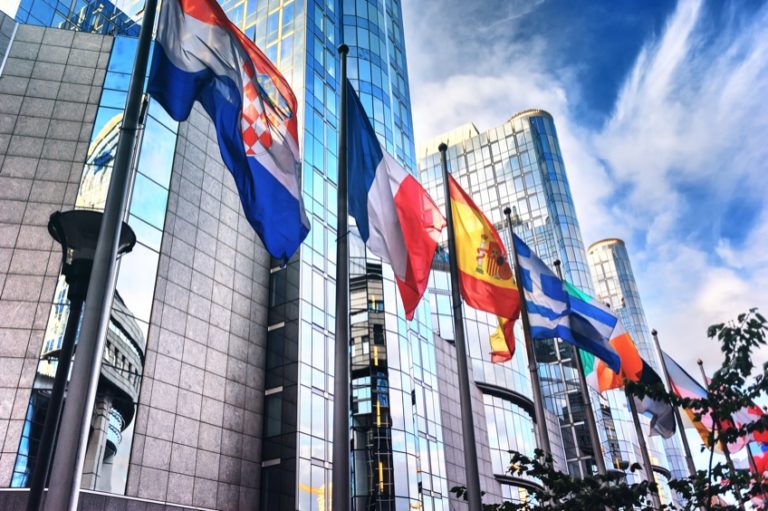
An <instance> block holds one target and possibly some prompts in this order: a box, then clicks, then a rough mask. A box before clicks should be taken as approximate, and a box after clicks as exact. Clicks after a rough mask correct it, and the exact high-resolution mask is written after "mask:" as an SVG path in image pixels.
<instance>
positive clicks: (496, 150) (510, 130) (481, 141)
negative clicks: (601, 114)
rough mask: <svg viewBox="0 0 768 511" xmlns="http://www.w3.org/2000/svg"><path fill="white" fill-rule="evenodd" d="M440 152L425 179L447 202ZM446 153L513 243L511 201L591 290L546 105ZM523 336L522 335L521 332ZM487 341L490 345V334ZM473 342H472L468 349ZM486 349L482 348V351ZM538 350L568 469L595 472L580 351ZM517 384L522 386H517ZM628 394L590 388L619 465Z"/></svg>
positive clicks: (472, 134) (541, 242) (541, 251)
mask: <svg viewBox="0 0 768 511" xmlns="http://www.w3.org/2000/svg"><path fill="white" fill-rule="evenodd" d="M458 131H459V130H456V131H455V132H454V133H457V132H458ZM435 145H436V144H435ZM434 151H435V148H427V149H426V150H425V154H426V155H427V156H426V157H425V158H424V159H423V160H422V163H421V165H420V172H421V178H422V182H424V183H426V185H427V188H428V191H429V192H430V194H431V195H432V196H433V197H435V199H436V200H437V201H438V202H440V203H443V201H444V197H443V189H442V177H441V175H440V166H439V155H438V154H436V153H435V152H434ZM447 158H448V163H449V170H450V171H451V172H452V174H453V175H454V177H456V178H457V179H458V181H459V183H460V184H461V185H462V187H464V189H465V190H467V192H468V193H469V194H470V195H471V196H472V197H473V199H474V200H475V202H476V203H477V204H478V205H479V206H480V207H481V208H482V209H483V211H484V213H485V214H486V215H487V216H488V218H489V219H490V220H491V221H492V222H494V224H495V225H496V226H497V228H498V229H499V232H501V233H503V234H502V236H503V237H504V238H505V240H506V242H507V243H509V240H508V236H507V228H506V225H505V224H506V222H505V221H504V219H503V209H504V207H506V206H510V207H512V208H513V209H514V210H515V211H516V212H517V214H518V215H519V216H520V218H521V219H522V225H520V226H518V227H516V233H517V234H518V235H519V236H520V237H521V238H522V239H523V240H524V241H525V242H526V243H527V244H528V245H529V246H530V247H531V248H532V249H533V250H534V251H536V252H537V253H538V255H539V257H541V258H542V259H543V260H544V261H545V262H546V263H547V264H549V265H550V266H551V265H552V263H553V261H554V260H556V259H559V260H560V261H562V263H563V266H562V268H563V274H564V277H565V278H566V279H568V280H569V281H571V282H573V283H574V284H575V285H576V286H578V287H580V288H581V289H583V290H584V291H586V292H588V293H591V292H592V282H591V279H590V275H589V270H588V267H587V263H586V257H585V251H584V245H583V242H582V240H581V232H580V230H579V226H578V221H577V219H576V213H575V209H574V206H573V199H572V197H571V194H570V189H569V186H568V180H567V176H566V173H565V167H564V165H563V160H562V156H561V153H560V147H559V143H558V140H557V133H556V131H555V126H554V123H553V120H552V118H551V116H550V115H549V114H547V113H546V112H543V111H540V110H531V111H526V112H522V113H520V114H518V115H515V116H514V117H512V118H511V119H510V120H509V121H508V122H506V123H505V124H503V125H502V126H500V127H498V128H493V129H490V130H488V131H486V132H483V133H479V132H478V131H477V130H476V128H474V127H473V129H472V130H469V135H468V136H465V137H463V139H461V140H451V141H450V146H449V148H448V152H447ZM437 307H438V310H437V314H438V318H437V324H438V326H440V325H445V324H446V322H445V321H444V320H442V316H441V311H440V305H439V301H438V305H437ZM470 314H471V313H470ZM488 326H489V327H491V326H492V327H493V328H495V320H492V321H489V322H488ZM491 331H492V330H491ZM518 338H520V339H522V335H520V336H519V337H518ZM481 341H482V342H483V343H486V344H487V335H485V333H484V334H483V335H482V336H481ZM471 347H472V342H470V351H471V350H472V348H471ZM487 351H488V349H487V347H484V348H483V353H487ZM535 351H536V357H537V362H538V367H539V377H540V380H541V384H542V387H543V388H542V391H543V394H544V396H545V407H546V408H547V409H548V410H549V411H551V412H553V413H554V414H556V415H557V416H558V417H559V420H560V426H561V433H562V441H563V446H564V448H565V455H566V460H567V464H568V469H569V471H570V472H571V473H572V474H573V475H576V476H582V475H584V474H589V473H592V472H594V471H595V470H596V468H595V465H594V458H593V456H594V450H593V448H592V445H591V442H590V440H589V435H588V432H587V428H586V425H585V422H584V420H585V415H584V403H583V400H582V396H581V393H580V391H579V385H578V375H577V372H576V367H575V363H574V361H573V360H574V359H573V356H574V350H573V348H572V347H571V346H570V345H568V344H565V343H562V342H561V341H559V340H556V339H553V340H549V341H542V342H536V343H535ZM521 352H522V350H518V352H517V353H516V354H515V358H514V359H513V360H515V359H517V360H520V361H521V364H522V365H520V366H519V369H518V372H519V373H520V374H521V375H525V374H526V371H525V369H524V367H525V366H524V363H523V361H522V356H521V355H523V356H524V354H522V353H521ZM518 357H520V358H518ZM485 358H486V359H487V355H486V356H485ZM488 365H490V363H488ZM495 370H497V371H499V369H495ZM473 374H474V376H475V379H476V380H477V381H483V380H482V378H484V377H487V375H485V374H484V370H483V369H482V365H481V364H477V363H474V362H473ZM522 381H525V382H528V383H527V385H528V386H530V382H529V380H528V379H527V377H525V376H522ZM512 388H513V389H515V390H517V391H518V392H519V390H518V388H516V387H512ZM523 392H524V391H523ZM622 399H623V395H622ZM622 399H618V397H617V396H610V395H609V396H607V399H605V398H601V397H600V396H598V395H597V394H596V393H593V395H592V401H593V404H594V409H595V410H600V411H601V413H598V414H597V416H598V429H599V431H600V432H601V442H602V444H603V447H604V448H605V450H606V454H607V455H608V457H609V458H612V460H611V461H614V462H615V463H614V466H615V467H616V468H617V469H620V468H621V467H624V466H625V462H626V461H628V460H635V459H636V458H635V456H634V454H635V453H634V444H635V443H636V442H635V436H634V431H633V429H632V422H631V418H630V417H629V415H628V414H627V413H623V410H625V408H626V406H625V402H624V401H623V400H622Z"/></svg>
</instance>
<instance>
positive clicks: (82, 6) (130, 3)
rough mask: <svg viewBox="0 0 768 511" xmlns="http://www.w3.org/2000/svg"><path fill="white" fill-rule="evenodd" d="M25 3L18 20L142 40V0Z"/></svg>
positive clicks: (39, 0) (26, 0)
mask: <svg viewBox="0 0 768 511" xmlns="http://www.w3.org/2000/svg"><path fill="white" fill-rule="evenodd" d="M116 1H117V4H114V3H112V2H109V1H108V0H76V1H74V2H69V1H59V0H21V2H20V3H19V8H18V11H17V12H16V21H18V22H19V23H28V24H30V25H41V26H44V27H55V28H62V29H65V30H77V31H81V32H90V33H93V34H105V35H119V34H124V35H130V36H133V37H138V35H139V29H140V28H141V27H140V23H141V16H142V12H143V10H144V2H143V1H142V0H116Z"/></svg>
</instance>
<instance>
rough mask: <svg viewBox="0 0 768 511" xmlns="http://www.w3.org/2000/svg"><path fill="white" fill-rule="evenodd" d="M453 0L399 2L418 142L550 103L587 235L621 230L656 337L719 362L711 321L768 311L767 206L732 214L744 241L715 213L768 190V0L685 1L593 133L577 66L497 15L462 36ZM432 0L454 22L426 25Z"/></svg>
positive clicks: (687, 360)
mask: <svg viewBox="0 0 768 511" xmlns="http://www.w3.org/2000/svg"><path fill="white" fill-rule="evenodd" d="M461 4H464V5H466V3H461ZM461 4H459V5H453V4H452V3H451V2H448V3H447V7H437V6H431V7H424V8H421V7H420V15H419V16H418V17H417V16H415V15H413V14H412V13H411V12H410V11H409V10H408V9H409V8H408V7H405V6H404V7H405V9H406V13H405V15H406V18H405V23H406V34H407V37H408V45H409V53H408V55H409V60H410V68H411V92H412V103H413V109H414V128H415V133H416V139H417V143H418V142H419V141H423V140H425V139H427V138H430V137H432V136H435V135H437V134H439V133H442V132H445V131H448V130H450V129H452V128H454V127H456V126H459V125H461V124H463V123H466V122H469V121H473V122H475V123H476V124H477V126H478V128H480V129H481V130H483V129H487V128H490V127H493V126H497V125H499V124H501V123H502V122H504V121H505V120H506V119H507V118H509V117H510V116H511V115H513V114H514V113H516V112H517V111H520V110H523V109H526V108H531V107H540V108H543V109H545V110H547V111H549V112H550V113H552V115H553V116H554V118H555V122H556V125H557V129H558V134H559V137H560V142H561V147H562V149H563V155H564V158H565V163H566V168H567V169H568V175H569V180H570V184H571V188H572V192H573V195H574V201H575V204H576V208H577V214H578V217H579V220H580V222H581V227H582V231H583V233H584V241H585V243H586V244H589V243H590V242H592V241H594V240H597V239H600V238H605V237H614V236H617V237H621V238H623V239H625V241H626V242H627V246H628V249H629V251H630V255H631V257H632V262H633V267H634V273H635V277H636V278H637V281H638V286H639V289H640V292H641V295H642V298H643V302H644V305H645V310H646V314H647V316H648V319H649V322H650V323H651V326H653V327H656V328H658V329H659V331H660V332H661V338H662V340H663V343H664V345H665V348H666V349H667V350H668V351H670V352H671V354H673V355H674V356H676V357H677V358H678V359H680V361H681V362H682V363H684V365H686V366H687V367H688V368H689V370H696V369H697V368H696V366H695V360H696V358H698V357H699V356H702V357H703V358H704V359H705V361H706V362H707V364H708V366H709V367H711V368H714V367H715V365H716V360H717V359H718V358H719V347H718V346H717V344H716V343H715V342H714V341H706V340H705V337H706V327H707V326H708V325H710V324H713V323H718V322H722V321H725V320H728V319H732V318H734V317H735V315H736V314H738V313H740V312H744V311H745V310H746V309H747V308H749V307H752V306H758V307H762V308H763V310H764V311H765V310H766V309H767V308H768V276H763V272H764V271H763V268H764V267H765V266H766V263H768V208H766V207H765V206H762V205H760V206H756V210H755V211H742V212H741V213H740V214H741V215H742V218H743V219H744V221H745V222H747V223H746V224H745V225H746V226H748V227H751V229H750V230H749V232H748V233H747V234H746V238H745V239H741V238H740V237H739V236H733V233H732V232H729V231H728V229H733V225H734V223H733V221H732V219H729V218H727V217H726V212H727V211H728V208H729V207H731V206H732V205H733V203H734V199H737V198H744V200H745V201H747V202H745V204H748V203H752V202H754V203H757V204H760V202H759V200H756V198H759V197H761V196H764V195H765V193H766V192H768V184H766V183H768V181H766V180H765V179H764V178H763V176H762V174H763V173H764V168H765V162H766V161H768V144H766V143H765V140H766V139H768V102H766V101H765V98H766V97H768V4H766V5H763V6H762V7H760V8H759V9H757V11H756V12H754V13H751V14H750V15H748V16H747V15H744V13H743V12H742V11H743V9H742V8H741V7H740V6H739V5H737V3H733V4H730V3H729V4H722V5H718V7H719V8H721V9H723V10H724V11H725V12H723V13H721V15H720V16H718V17H716V18H714V17H713V15H712V12H710V11H712V9H711V8H710V7H711V6H708V5H706V4H703V3H702V1H701V0H680V2H679V3H678V5H677V7H676V9H675V11H674V12H673V13H672V14H671V15H670V17H669V19H668V21H667V23H666V25H665V26H664V27H663V28H662V30H661V32H660V34H659V35H658V36H653V37H650V38H649V40H648V41H647V42H646V44H645V45H644V47H643V48H642V50H641V51H640V52H639V54H638V55H637V57H636V60H635V62H634V65H633V67H632V69H631V71H630V72H629V73H628V74H627V76H626V78H625V82H624V84H623V86H622V87H621V89H620V93H619V95H618V99H617V100H616V103H615V105H614V109H613V112H612V114H611V115H610V117H609V119H608V120H607V121H606V122H605V124H604V125H603V126H602V127H600V128H598V129H592V130H590V129H589V128H588V127H585V126H584V125H583V124H581V123H580V119H579V118H578V117H576V115H575V114H574V111H575V110H576V109H575V108H574V106H575V105H578V103H579V101H580V98H579V97H578V96H577V92H574V91H577V90H578V89H577V88H575V87H571V86H570V85H571V84H572V83H573V78H574V77H575V76H577V73H576V69H575V67H574V66H575V65H577V64H573V65H571V67H568V66H566V67H563V66H560V67H553V59H552V58H551V55H548V47H547V41H546V40H545V39H533V40H531V41H526V42H525V45H524V46H521V45H520V44H519V43H513V44H509V43H508V41H506V40H504V39H503V38H500V37H499V36H500V34H499V32H498V30H497V28H496V27H495V26H492V27H491V28H490V30H489V32H490V34H486V35H483V36H480V39H478V38H477V37H475V38H472V37H464V35H465V33H467V32H469V31H471V30H475V31H477V28H478V23H479V21H478V20H477V19H473V18H472V16H474V15H477V12H476V11H475V10H473V9H472V8H471V7H462V5H461ZM439 8H445V9H448V10H455V9H459V10H462V9H463V11H461V12H459V13H458V15H459V16H460V17H459V18H458V19H462V20H464V21H465V23H463V24H461V26H459V27H458V28H456V30H455V31H454V32H453V33H451V32H449V31H447V28H446V27H445V26H441V25H440V23H441V22H440V21H437V22H436V23H437V27H436V28H435V29H434V30H432V29H430V23H435V18H434V17H433V15H434V14H436V13H437V12H438V9H439ZM729 9H730V11H729ZM451 14H452V15H451V16H449V17H448V18H447V19H454V20H455V19H457V18H456V16H457V13H456V12H452V13H451ZM442 23H446V22H442ZM514 28H515V27H514V26H513V27H510V26H507V27H505V29H506V30H514ZM435 34H450V35H446V36H436V35H435ZM416 49H418V51H414V50H416ZM749 201H751V202H749ZM729 220H731V221H730V222H729ZM760 358H761V359H764V358H768V357H766V356H765V355H762V354H761V357H760Z"/></svg>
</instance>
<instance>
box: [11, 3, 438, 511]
mask: <svg viewBox="0 0 768 511" xmlns="http://www.w3.org/2000/svg"><path fill="white" fill-rule="evenodd" d="M111 5H112V4H109V5H107V4H106V3H104V2H101V3H95V2H93V3H87V2H85V3H78V4H72V5H64V4H63V3H62V4H55V3H51V2H47V1H46V0H30V1H29V2H26V1H25V2H23V3H22V5H21V7H20V9H19V13H18V19H17V20H16V22H15V21H14V20H12V19H10V18H7V17H3V19H2V34H3V39H2V41H4V43H3V45H2V47H1V48H0V49H2V51H3V54H4V55H5V57H6V60H5V65H4V67H3V68H2V70H0V104H1V105H2V115H3V118H2V121H3V122H2V123H0V128H1V129H2V138H3V140H4V141H5V145H4V146H3V148H2V149H3V152H2V158H3V160H2V161H3V162H2V167H1V169H2V170H0V179H2V180H3V183H2V184H3V188H4V191H3V192H2V194H1V195H0V201H1V202H0V211H2V212H3V215H2V217H0V227H1V228H2V233H3V236H2V241H1V242H0V246H1V247H2V248H1V249H0V254H2V259H0V261H2V263H3V264H2V265H0V279H1V280H0V286H1V287H2V291H1V293H2V294H0V303H1V304H2V305H1V306H0V307H2V319H0V332H2V335H3V341H4V342H3V348H0V349H2V350H3V351H2V353H0V364H2V365H3V368H4V369H8V371H5V372H4V374H3V379H2V381H0V387H1V388H2V406H0V427H2V428H3V429H2V435H1V436H2V456H1V458H0V486H2V487H9V486H16V487H23V486H25V485H26V483H27V480H28V476H29V469H30V467H31V465H32V462H33V461H34V460H33V458H34V456H35V454H36V442H37V439H38V438H39V427H40V421H41V420H42V419H41V412H42V407H41V406H39V404H37V401H39V399H36V398H34V396H35V395H38V394H41V395H46V394H45V392H46V388H45V385H43V383H44V382H43V383H41V377H39V376H37V375H40V374H47V375H50V374H52V371H53V370H54V368H53V367H51V365H52V363H51V358H50V357H46V356H45V354H46V353H49V352H50V351H51V349H53V350H55V347H56V346H57V345H58V343H60V342H61V332H62V331H63V325H65V324H66V322H67V319H68V304H67V303H66V300H63V299H62V297H65V296H66V285H65V284H64V282H63V279H60V278H59V276H58V272H59V263H60V251H59V250H58V247H55V246H54V245H53V241H52V240H51V238H50V237H49V236H48V234H47V232H46V223H47V220H48V216H49V215H50V214H51V213H52V212H53V211H56V210H67V209H72V208H75V207H77V208H86V209H96V210H98V209H101V208H103V205H104V200H105V196H106V195H105V194H106V190H107V187H108V183H109V179H110V176H111V168H112V163H113V161H112V160H113V157H114V150H115V146H116V141H117V133H118V130H119V126H120V123H121V120H122V110H123V108H124V103H125V91H126V90H127V86H128V79H129V75H130V71H131V68H132V59H133V55H134V53H135V47H136V40H135V39H134V38H133V37H132V36H133V35H135V33H136V31H137V29H138V25H137V24H136V23H137V22H140V20H141V12H140V11H136V10H135V9H132V8H131V7H130V6H131V5H133V4H132V3H130V5H128V4H126V5H125V6H122V7H123V8H124V9H123V8H120V9H118V10H119V11H121V12H116V11H114V12H113V11H110V9H111V7H110V6H111ZM121 5H122V4H121ZM222 6H223V7H224V9H225V11H226V12H227V14H228V16H230V18H231V19H233V20H234V21H235V22H236V23H237V24H238V25H239V26H240V27H241V28H242V29H243V30H244V31H245V32H246V34H248V35H249V37H251V38H253V39H254V40H255V41H256V43H257V45H259V47H260V48H262V49H263V50H264V52H265V53H266V54H267V56H268V57H269V58H271V59H272V60H273V61H274V62H275V63H277V64H278V66H279V67H280V69H281V71H282V72H283V73H284V75H285V76H286V78H287V79H288V80H289V81H290V83H291V84H292V86H293V88H294V90H295V91H296V94H297V97H298V99H299V104H300V105H301V106H300V109H299V119H300V124H301V129H302V131H301V133H302V140H301V145H302V157H303V176H302V186H303V192H304V196H305V202H306V206H307V213H308V215H309V217H310V221H311V223H312V231H311V233H310V236H309V238H308V239H307V241H306V242H305V244H304V245H303V246H302V248H301V251H300V253H299V254H297V255H296V256H295V257H294V258H293V259H292V260H291V261H288V263H287V264H286V265H284V266H281V265H280V264H279V262H278V261H274V260H270V258H269V256H268V255H267V253H266V252H265V251H264V249H263V247H262V245H261V243H260V242H259V241H258V239H257V238H256V236H255V234H254V233H253V231H252V229H251V228H250V226H249V225H248V223H247V221H246V220H245V217H244V215H243V214H242V210H241V206H240V203H239V198H238V196H237V193H236V190H235V187H234V183H233V181H232V179H231V176H230V175H229V173H228V172H227V170H226V169H225V168H224V166H223V164H222V162H221V158H220V156H219V151H218V146H217V143H216V135H215V132H214V130H213V128H212V125H211V123H210V122H209V120H208V119H207V117H206V116H205V114H204V113H203V112H202V110H201V109H199V108H197V107H196V108H195V109H194V110H193V113H192V115H191V116H190V119H189V120H188V121H186V122H184V123H181V124H177V123H175V122H174V121H172V120H171V119H169V118H168V117H167V115H165V113H164V112H163V110H162V109H161V108H159V107H158V105H157V104H155V103H154V102H153V101H149V103H148V105H147V107H148V108H147V112H148V113H147V117H146V123H145V127H144V134H143V137H142V141H141V142H140V149H139V155H138V158H137V165H136V167H137V168H136V178H135V181H134V183H133V185H132V191H131V198H130V207H129V215H128V218H127V221H128V223H129V224H130V225H131V227H132V228H133V230H134V231H135V232H136V234H137V238H138V243H137V245H136V247H135V248H134V249H133V251H132V252H131V253H130V254H127V255H126V256H125V257H123V258H122V259H121V261H120V266H119V273H118V277H117V293H116V298H115V304H114V306H113V320H114V321H113V322H114V323H115V331H114V334H115V339H114V340H115V342H114V343H110V347H111V348H113V349H112V350H111V351H109V352H105V354H104V363H103V364H104V366H103V367H104V369H103V371H102V373H103V374H106V373H110V372H111V373H114V374H126V375H128V381H130V382H131V383H132V384H133V393H132V394H128V397H127V398H126V396H121V400H120V403H121V406H122V408H120V410H122V412H121V413H120V414H117V415H119V416H120V417H119V418H118V417H117V416H116V414H115V413H113V410H114V409H116V408H117V407H115V406H112V404H113V403H114V399H111V400H108V401H109V403H107V401H105V400H100V401H99V406H97V410H96V411H95V417H96V418H95V419H94V420H95V421H97V422H98V424H99V425H100V427H101V430H103V431H104V432H105V434H104V435H101V436H100V437H95V436H92V439H94V440H93V441H92V443H93V445H94V449H95V450H94V451H93V452H95V453H97V454H96V455H91V454H92V453H91V451H89V453H90V454H89V458H88V459H89V460H91V461H92V463H90V464H89V468H87V472H88V474H89V475H88V476H87V477H85V478H84V482H85V485H86V487H88V488H92V489H96V490H100V491H104V492H108V493H113V494H115V495H124V496H126V497H127V498H141V499H148V500H152V501H158V502H163V503H168V504H172V505H178V506H182V507H183V506H195V507H200V508H206V509H207V508H210V509H302V510H303V509H328V508H329V507H330V479H331V467H332V462H333V460H332V459H331V452H332V448H331V443H330V441H331V437H332V429H333V423H332V413H331V411H332V403H333V376H334V373H333V341H334V334H335V332H334V326H335V325H334V317H333V304H334V303H335V285H334V278H333V276H334V274H335V263H336V262H335V260H334V259H333V258H334V254H335V239H336V236H337V235H336V232H335V227H336V180H337V172H338V170H337V166H338V163H337V162H338V156H337V146H338V137H337V132H338V124H339V118H338V113H339V81H340V77H339V63H338V55H337V47H338V45H339V44H340V43H341V42H342V41H344V42H345V43H346V44H348V45H349V46H350V54H349V65H348V69H349V77H350V79H351V81H352V83H353V85H354V86H355V87H356V89H357V90H358V92H359V94H360V97H361V100H362V103H363V105H364V106H365V108H366V111H367V112H368V114H369V117H370V118H371V121H372V124H373V126H374V128H375V129H376V131H377V133H378V135H379V136H380V139H381V141H382V142H383V144H384V145H385V146H386V147H387V150H388V151H389V152H390V153H391V154H393V155H394V156H395V157H396V158H397V159H398V160H399V161H400V162H401V163H402V164H403V165H404V167H405V168H407V169H409V170H410V171H412V172H415V168H416V166H415V159H414V148H413V137H412V127H411V114H410V104H409V102H410V100H409V91H408V75H407V62H406V58H405V43H404V35H403V28H402V26H403V25H402V19H401V8H400V4H399V1H397V0H390V1H384V2H382V1H345V2H341V1H327V2H322V3H316V2H300V1H292V0H279V1H269V2H268V1H266V0H264V1H261V0H250V1H245V2H222ZM89 13H91V14H94V15H93V16H91V15H90V14H89ZM121 13H122V14H121ZM124 14H125V16H123V15H124ZM100 16H101V17H100ZM104 16H106V18H104ZM18 21H23V23H18ZM30 23H34V24H36V25H39V26H33V25H31V24H30ZM52 27H53V28H52ZM88 32H90V33H88ZM51 70H52V71H51ZM86 82H87V83H86ZM355 234H356V233H353V236H352V241H351V266H352V275H351V282H352V290H351V296H352V304H353V308H352V326H353V346H352V351H351V366H352V370H353V373H352V385H353V389H352V400H353V402H352V415H351V417H350V421H351V422H350V424H351V427H352V439H353V446H352V447H353V459H354V463H353V470H354V475H353V485H352V488H353V491H354V498H355V504H356V507H357V508H358V509H371V508H376V509H408V508H410V509H414V508H419V509H430V510H431V509H437V510H443V509H448V488H449V487H448V484H447V478H446V475H445V474H446V462H445V459H444V457H443V456H442V453H443V432H444V428H443V424H442V422H441V421H442V417H443V415H442V413H441V397H440V396H439V395H438V388H439V385H440V381H439V378H438V362H437V349H436V346H435V339H434V338H433V333H432V321H431V317H430V313H429V306H428V305H427V304H428V300H427V301H425V305H424V306H422V307H421V308H420V309H419V310H418V311H417V314H416V318H415V319H414V321H412V322H406V321H405V319H404V313H403V311H402V307H401V304H400V302H399V298H398V297H397V292H396V286H395V283H394V277H393V274H392V272H391V269H390V268H389V267H387V266H386V265H382V264H381V261H379V260H377V259H376V258H374V257H371V256H369V255H368V254H366V253H365V248H364V245H363V244H362V243H361V242H360V240H359V238H357V237H356V236H355ZM118 294H119V298H118ZM119 325H122V327H123V328H120V327H119ZM126 325H129V326H128V327H126ZM126 332H128V333H130V334H131V335H125V334H126ZM129 338H130V339H129ZM110 339H111V338H110ZM126 339H128V341H129V342H126ZM5 341H7V342H5ZM134 341H135V342H134ZM119 342H122V344H120V345H121V346H123V347H127V346H129V345H130V346H140V348H141V349H140V350H137V352H138V353H139V357H138V359H137V360H133V358H135V357H133V358H132V355H133V352H131V353H128V351H129V350H128V348H126V349H123V350H122V351H121V352H118V351H115V349H114V348H115V346H116V345H117V344H119ZM123 355H129V356H126V357H124V356H123ZM129 359H131V361H132V362H129ZM138 362H141V363H140V364H139V363H138ZM139 366H140V367H139ZM49 379H50V378H49ZM113 394H114V393H113ZM123 405H124V406H123ZM110 418H112V419H110ZM94 424H96V422H94ZM94 429H95V430H96V429H98V428H94ZM118 433H119V441H118ZM3 495H5V494H3ZM89 498H90V499H91V501H93V499H95V498H96V497H94V496H91V497H89ZM99 498H101V497H99Z"/></svg>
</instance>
